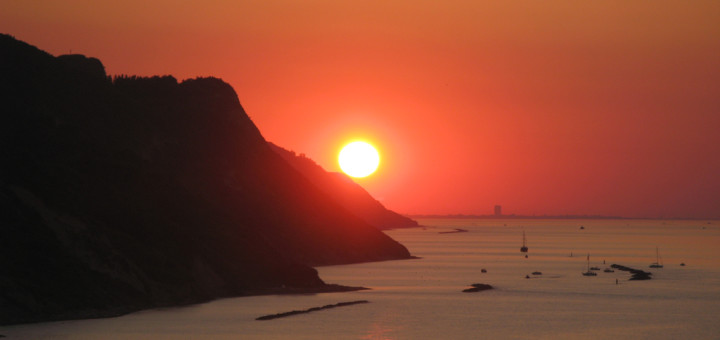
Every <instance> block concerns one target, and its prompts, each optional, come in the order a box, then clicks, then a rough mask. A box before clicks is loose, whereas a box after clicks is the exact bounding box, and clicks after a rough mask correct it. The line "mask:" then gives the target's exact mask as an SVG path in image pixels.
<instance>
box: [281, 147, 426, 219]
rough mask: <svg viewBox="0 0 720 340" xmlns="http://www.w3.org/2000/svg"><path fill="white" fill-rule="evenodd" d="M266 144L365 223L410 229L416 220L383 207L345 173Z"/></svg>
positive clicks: (301, 155)
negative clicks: (328, 169)
mask: <svg viewBox="0 0 720 340" xmlns="http://www.w3.org/2000/svg"><path fill="white" fill-rule="evenodd" d="M269 144H270V147H271V148H272V149H273V150H274V151H275V152H277V153H278V154H279V155H280V156H282V158H283V159H285V160H286V161H287V162H288V163H290V165H292V166H293V167H294V168H295V169H297V170H298V171H299V172H300V173H301V174H303V175H304V176H305V177H306V178H308V179H309V180H310V182H312V183H313V184H315V185H316V186H317V187H318V188H320V190H322V191H323V192H325V193H326V194H327V195H329V196H330V197H332V198H333V199H334V200H335V201H337V202H338V203H340V205H342V206H343V207H344V208H345V209H347V210H348V211H350V212H351V213H353V214H355V215H357V216H360V217H361V218H362V219H363V220H365V221H366V222H367V223H370V224H372V225H374V226H375V227H377V228H378V229H393V228H412V227H417V226H418V223H417V222H416V221H414V220H411V219H410V218H407V217H405V216H402V215H400V214H398V213H396V212H394V211H392V210H388V209H386V208H385V207H384V206H383V205H382V203H380V202H379V201H378V200H376V199H375V198H373V197H372V196H370V194H369V193H368V192H367V191H366V190H365V189H364V188H363V187H361V186H360V185H358V184H357V183H355V182H353V181H352V179H350V178H349V177H348V176H347V175H345V174H342V173H339V172H328V171H326V170H325V169H323V168H322V167H321V166H319V165H317V163H315V162H314V161H313V160H312V159H310V158H307V157H305V155H303V154H300V155H298V154H296V153H295V152H293V151H289V150H286V149H284V148H282V147H279V146H277V145H275V144H273V143H269Z"/></svg>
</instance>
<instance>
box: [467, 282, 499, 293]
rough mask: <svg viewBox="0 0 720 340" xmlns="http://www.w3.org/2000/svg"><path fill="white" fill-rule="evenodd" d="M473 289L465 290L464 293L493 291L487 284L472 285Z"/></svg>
mask: <svg viewBox="0 0 720 340" xmlns="http://www.w3.org/2000/svg"><path fill="white" fill-rule="evenodd" d="M471 286H472V288H468V289H464V290H463V293H475V292H481V291H483V290H488V289H493V286H491V285H489V284H485V283H473V284H471Z"/></svg>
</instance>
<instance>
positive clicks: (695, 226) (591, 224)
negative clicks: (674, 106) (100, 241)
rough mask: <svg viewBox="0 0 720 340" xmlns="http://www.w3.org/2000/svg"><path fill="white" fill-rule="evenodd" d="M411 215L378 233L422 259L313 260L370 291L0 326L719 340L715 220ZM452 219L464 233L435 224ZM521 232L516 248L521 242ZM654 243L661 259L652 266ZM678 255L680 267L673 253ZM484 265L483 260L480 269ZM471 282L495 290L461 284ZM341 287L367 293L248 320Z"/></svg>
mask: <svg viewBox="0 0 720 340" xmlns="http://www.w3.org/2000/svg"><path fill="white" fill-rule="evenodd" d="M420 223H421V224H423V225H425V226H427V228H414V229H401V230H391V231H388V232H387V233H388V234H389V235H390V236H391V237H393V238H394V239H396V240H398V241H400V242H401V243H403V244H404V245H405V246H407V247H408V249H410V252H411V253H413V254H414V255H416V256H420V257H421V259H416V260H403V261H387V262H379V263H364V264H356V265H344V266H329V267H321V268H318V270H319V271H320V275H321V277H322V278H323V279H324V280H325V281H326V282H331V283H339V284H345V285H352V286H365V287H369V288H372V289H371V290H367V291H358V292H349V293H329V294H309V295H294V296H258V297H243V298H232V299H222V300H217V301H213V302H209V303H205V304H200V305H195V306H189V307H182V308H171V309H162V310H149V311H143V312H138V313H133V314H130V315H125V316H122V317H117V318H109V319H99V320H80V321H64V322H52V323H42V324H33V325H20V326H11V327H0V334H3V335H6V336H8V337H9V338H61V339H62V338H68V339H76V338H87V339H98V338H103V339H112V338H121V339H125V338H133V339H135V338H137V339H159V338H160V339H162V338H172V339H176V338H192V339H203V338H207V339H217V338H228V339H526V338H528V337H531V338H540V339H543V338H545V339H637V338H640V339H643V338H648V339H649V338H653V339H681V338H688V339H720V322H719V320H720V221H675V220H673V221H657V220H479V219H474V220H473V219H465V220H461V219H424V220H420ZM580 226H583V227H584V229H583V230H581V229H580ZM455 228H461V229H465V230H468V232H462V233H441V232H443V231H451V230H453V229H455ZM523 231H525V233H526V235H527V245H528V247H529V253H528V258H525V257H524V254H522V253H520V246H521V245H522V232H523ZM656 247H658V249H659V252H660V256H661V258H662V259H661V260H662V262H663V263H664V265H665V267H664V268H662V269H652V270H651V269H650V268H648V265H649V264H650V263H651V262H654V261H655V249H656ZM571 253H572V255H573V256H570V255H571ZM587 254H590V265H591V266H598V267H600V268H605V267H607V266H609V265H610V264H612V263H618V264H623V265H626V266H629V267H633V268H638V269H643V270H646V271H651V272H652V273H653V279H652V280H649V281H628V278H629V277H630V276H629V274H628V273H626V272H621V271H615V272H614V273H604V272H602V271H600V272H599V273H598V276H596V277H585V276H582V275H581V272H583V271H585V270H586V269H587V268H586V267H587ZM603 262H605V263H603ZM683 262H684V263H685V264H686V266H680V263H683ZM483 268H484V269H486V270H487V273H481V269H483ZM534 271H540V272H542V275H532V274H531V273H532V272H534ZM528 274H530V277H531V278H530V279H526V278H525V276H526V275H528ZM616 279H617V280H618V284H616V281H615V280H616ZM472 283H487V284H490V285H493V286H494V287H495V288H496V289H494V290H490V291H484V292H479V293H462V292H461V291H462V290H463V289H465V288H468V287H469V285H470V284H472ZM354 300H368V301H370V303H367V304H359V305H353V306H347V307H341V308H335V309H330V310H323V311H318V312H314V313H310V314H302V315H295V316H290V317H286V318H281V319H275V320H269V321H256V320H255V318H257V317H259V316H262V315H266V314H274V313H280V312H286V311H291V310H300V309H307V308H311V307H316V306H323V305H327V304H334V303H338V302H344V301H354Z"/></svg>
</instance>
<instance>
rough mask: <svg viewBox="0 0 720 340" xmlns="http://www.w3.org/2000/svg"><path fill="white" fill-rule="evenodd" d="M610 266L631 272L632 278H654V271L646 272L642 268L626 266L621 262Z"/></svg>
mask: <svg viewBox="0 0 720 340" xmlns="http://www.w3.org/2000/svg"><path fill="white" fill-rule="evenodd" d="M610 267H612V268H615V269H617V270H622V271H624V272H630V274H632V276H631V277H630V280H631V281H632V280H650V279H652V277H651V276H652V273H650V272H646V271H643V270H640V269H634V268H630V267H626V266H623V265H620V264H612V265H611V266H610Z"/></svg>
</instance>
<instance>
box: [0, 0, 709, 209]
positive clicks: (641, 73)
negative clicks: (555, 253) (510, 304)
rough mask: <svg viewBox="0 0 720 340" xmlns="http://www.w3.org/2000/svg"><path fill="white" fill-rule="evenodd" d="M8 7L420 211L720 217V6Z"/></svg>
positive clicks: (58, 38)
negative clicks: (204, 82)
mask: <svg viewBox="0 0 720 340" xmlns="http://www.w3.org/2000/svg"><path fill="white" fill-rule="evenodd" d="M98 3H99V2H97V1H3V2H0V32H3V33H8V34H11V35H14V36H15V37H16V38H18V39H21V40H24V41H27V42H28V43H31V44H33V45H36V46H38V47H40V48H41V49H44V50H46V51H48V52H50V53H53V54H56V55H57V54H64V53H68V52H70V51H72V53H82V54H86V55H89V56H94V57H97V58H99V59H101V60H102V61H103V62H104V64H105V67H106V69H107V71H108V73H110V74H137V75H154V74H172V75H174V76H176V77H177V78H179V79H184V78H189V77H195V76H208V75H213V76H217V77H220V78H223V79H224V80H226V81H227V82H229V83H230V84H231V85H232V86H233V87H234V88H235V90H236V91H237V93H238V95H239V97H240V101H241V102H242V103H243V106H244V107H245V109H246V111H247V112H248V114H249V115H250V117H251V118H252V119H253V121H254V122H255V123H256V124H257V125H258V127H259V128H260V130H261V131H262V133H263V135H264V136H265V138H266V139H268V140H269V141H272V142H274V143H276V144H278V145H281V146H284V147H286V148H289V149H292V150H295V151H297V152H299V153H305V154H307V155H308V156H309V157H310V158H312V159H314V160H316V161H317V162H318V163H319V164H320V165H322V166H323V167H325V168H326V169H329V170H333V171H339V168H338V166H337V164H336V154H337V152H338V151H339V148H340V147H341V146H342V145H343V144H344V143H345V142H347V141H349V140H351V139H353V138H364V139H366V140H368V141H370V142H373V143H375V144H376V145H377V146H378V148H379V149H380V151H381V153H382V164H381V168H380V170H379V171H378V172H377V173H376V174H375V175H373V176H371V177H370V178H367V179H360V180H358V182H359V183H360V184H361V185H363V186H364V187H365V188H366V189H367V190H368V191H369V192H370V193H371V194H373V195H374V196H375V197H376V198H378V199H380V200H381V201H382V202H383V203H384V204H385V205H386V206H387V207H389V208H391V209H393V210H396V211H398V212H401V213H439V214H444V213H466V214H473V213H474V214H489V213H492V207H493V206H494V205H495V204H501V205H503V209H504V212H506V213H516V214H603V215H620V216H628V217H638V216H646V217H697V218H711V217H713V218H718V217H720V2H719V1H716V0H713V1H654V0H653V1H631V2H628V1H574V0H573V1H529V0H528V1H493V2H488V3H482V4H481V3H480V1H415V0H413V1H409V0H408V1H265V0H263V1H242V2H238V1H230V0H228V1H202V2H193V1H170V0H163V1H144V0H143V1H137V0H132V1H123V2H113V3H112V4H108V3H104V2H102V3H100V4H98Z"/></svg>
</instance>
